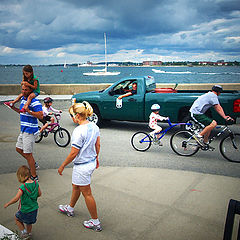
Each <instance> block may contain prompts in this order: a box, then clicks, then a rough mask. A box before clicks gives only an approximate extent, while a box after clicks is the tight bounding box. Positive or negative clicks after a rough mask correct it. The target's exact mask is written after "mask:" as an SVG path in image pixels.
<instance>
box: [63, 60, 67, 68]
mask: <svg viewBox="0 0 240 240" xmlns="http://www.w3.org/2000/svg"><path fill="white" fill-rule="evenodd" d="M63 67H64V68H68V66H67V61H66V60H65V63H64V65H63Z"/></svg>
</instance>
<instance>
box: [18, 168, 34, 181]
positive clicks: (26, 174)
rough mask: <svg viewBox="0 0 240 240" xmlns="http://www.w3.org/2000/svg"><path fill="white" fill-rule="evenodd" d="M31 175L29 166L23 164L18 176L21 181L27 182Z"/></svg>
mask: <svg viewBox="0 0 240 240" xmlns="http://www.w3.org/2000/svg"><path fill="white" fill-rule="evenodd" d="M30 177H31V172H30V169H29V167H27V166H25V165H23V166H21V167H20V168H18V170H17V178H18V181H19V182H20V183H25V182H26V181H27V180H28V179H29V178H30Z"/></svg>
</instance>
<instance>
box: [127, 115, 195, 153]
mask: <svg viewBox="0 0 240 240" xmlns="http://www.w3.org/2000/svg"><path fill="white" fill-rule="evenodd" d="M167 122H168V125H169V126H168V127H167V128H166V129H164V130H162V131H161V132H159V133H155V136H154V138H152V136H150V134H149V133H146V132H142V131H140V132H136V133H135V134H133V136H132V138H131V144H132V147H133V148H134V149H135V150H137V151H140V152H145V151H147V150H148V149H149V148H150V147H151V145H152V143H154V144H158V143H159V142H160V140H161V139H162V138H163V137H164V136H165V134H166V133H167V132H168V131H169V130H171V129H172V128H174V127H176V126H180V125H188V126H190V125H191V123H175V124H172V122H171V121H170V119H168V120H167Z"/></svg>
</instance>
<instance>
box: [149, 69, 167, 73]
mask: <svg viewBox="0 0 240 240" xmlns="http://www.w3.org/2000/svg"><path fill="white" fill-rule="evenodd" d="M152 71H153V72H155V73H166V72H165V71H162V70H158V69H152Z"/></svg>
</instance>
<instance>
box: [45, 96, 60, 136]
mask: <svg viewBox="0 0 240 240" xmlns="http://www.w3.org/2000/svg"><path fill="white" fill-rule="evenodd" d="M43 102H44V106H43V119H42V120H40V121H41V122H42V124H43V126H42V128H41V129H40V133H41V132H42V131H44V130H45V129H46V128H47V127H48V122H51V123H54V121H55V120H54V117H51V116H50V115H53V113H62V110H57V109H54V108H53V107H52V102H53V99H52V98H50V97H46V98H44V99H43Z"/></svg>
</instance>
